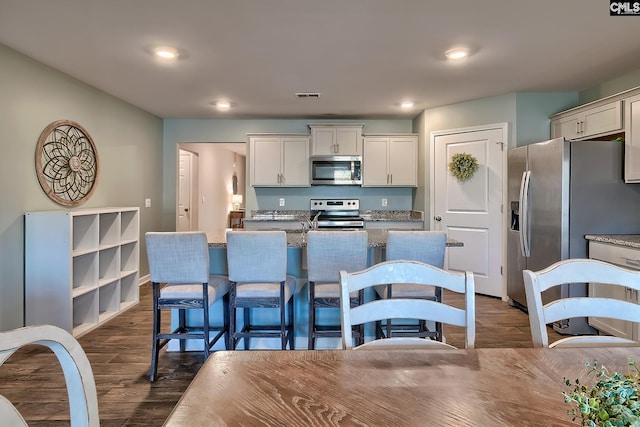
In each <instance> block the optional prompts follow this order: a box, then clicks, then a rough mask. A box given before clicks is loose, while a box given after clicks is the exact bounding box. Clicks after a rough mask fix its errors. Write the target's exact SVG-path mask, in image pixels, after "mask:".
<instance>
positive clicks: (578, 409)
mask: <svg viewBox="0 0 640 427" xmlns="http://www.w3.org/2000/svg"><path fill="white" fill-rule="evenodd" d="M585 366H586V367H587V368H589V369H590V370H589V373H595V375H596V379H597V381H596V382H595V384H593V385H592V386H587V385H586V384H584V383H581V382H580V380H579V379H576V380H575V383H572V382H571V381H570V380H568V379H566V378H565V379H564V382H565V384H566V385H567V386H568V387H573V390H572V391H571V392H570V393H567V392H563V393H562V394H563V395H564V401H565V402H566V403H568V404H570V405H572V406H573V408H572V409H571V410H570V411H568V412H567V413H568V415H570V416H573V420H574V421H575V420H576V419H578V418H580V420H581V425H583V426H590V427H609V426H611V427H614V426H637V425H640V402H639V401H638V382H640V371H639V370H638V367H637V365H636V362H635V361H634V360H633V358H631V357H629V366H630V367H631V369H630V372H629V373H627V374H619V373H617V372H614V373H613V374H609V371H608V370H607V369H606V368H605V367H604V366H603V365H601V364H599V363H598V362H593V363H589V362H587V363H585Z"/></svg>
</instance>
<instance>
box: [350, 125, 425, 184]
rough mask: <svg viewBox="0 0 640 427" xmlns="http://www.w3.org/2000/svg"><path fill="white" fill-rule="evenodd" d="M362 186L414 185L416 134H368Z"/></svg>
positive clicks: (415, 174)
mask: <svg viewBox="0 0 640 427" xmlns="http://www.w3.org/2000/svg"><path fill="white" fill-rule="evenodd" d="M362 163H363V178H362V179H363V181H362V185H363V186H364V187H366V186H368V187H415V186H416V185H417V183H418V137H417V135H391V136H367V137H365V139H364V156H363V161H362Z"/></svg>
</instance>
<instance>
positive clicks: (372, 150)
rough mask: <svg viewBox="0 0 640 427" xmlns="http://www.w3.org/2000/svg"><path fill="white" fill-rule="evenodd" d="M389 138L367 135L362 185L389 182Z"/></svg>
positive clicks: (386, 183) (378, 184)
mask: <svg viewBox="0 0 640 427" xmlns="http://www.w3.org/2000/svg"><path fill="white" fill-rule="evenodd" d="M388 145H389V138H384V137H366V138H365V139H364V148H363V149H364V157H363V160H362V185H363V186H382V187H386V186H387V185H388V184H389V175H388V171H387V146H388Z"/></svg>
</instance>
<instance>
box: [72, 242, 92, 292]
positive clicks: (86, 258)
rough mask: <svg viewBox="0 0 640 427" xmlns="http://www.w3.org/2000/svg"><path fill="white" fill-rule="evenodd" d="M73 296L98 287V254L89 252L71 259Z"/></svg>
mask: <svg viewBox="0 0 640 427" xmlns="http://www.w3.org/2000/svg"><path fill="white" fill-rule="evenodd" d="M72 278H73V295H74V296H76V295H79V294H82V293H85V292H87V291H88V290H90V289H95V288H97V287H98V253H97V252H90V253H87V254H84V255H78V256H74V257H73V272H72Z"/></svg>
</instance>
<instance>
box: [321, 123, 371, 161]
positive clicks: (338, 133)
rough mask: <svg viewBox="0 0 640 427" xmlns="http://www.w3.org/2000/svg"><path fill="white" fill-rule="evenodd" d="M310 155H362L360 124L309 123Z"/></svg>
mask: <svg viewBox="0 0 640 427" xmlns="http://www.w3.org/2000/svg"><path fill="white" fill-rule="evenodd" d="M309 127H310V128H311V141H312V143H311V145H312V147H311V155H312V156H362V127H363V126H362V125H331V124H328V125H309Z"/></svg>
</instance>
